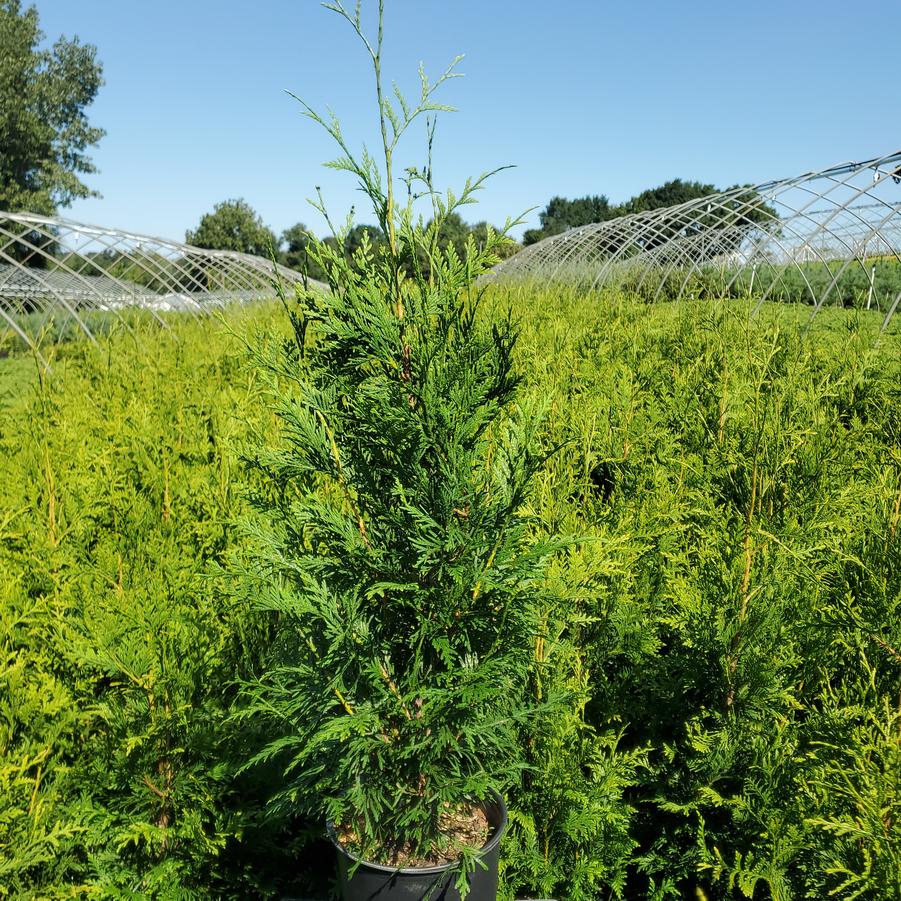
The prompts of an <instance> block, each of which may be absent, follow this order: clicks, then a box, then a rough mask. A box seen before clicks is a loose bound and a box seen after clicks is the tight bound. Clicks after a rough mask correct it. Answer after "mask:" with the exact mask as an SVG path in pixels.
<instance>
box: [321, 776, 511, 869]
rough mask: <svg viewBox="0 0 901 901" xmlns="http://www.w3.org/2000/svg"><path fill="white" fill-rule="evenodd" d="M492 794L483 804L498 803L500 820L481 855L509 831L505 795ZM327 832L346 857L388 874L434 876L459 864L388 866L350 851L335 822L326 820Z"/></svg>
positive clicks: (489, 850) (486, 852)
mask: <svg viewBox="0 0 901 901" xmlns="http://www.w3.org/2000/svg"><path fill="white" fill-rule="evenodd" d="M489 792H490V794H491V799H490V800H488V801H483V802H482V806H485V805H487V804H490V803H491V802H492V801H493V802H494V804H495V805H497V809H498V812H499V813H500V822H499V823H498V824H497V826H496V828H495V830H494V833H493V834H492V835H490V836H489V837H488V841H487V842H485V844H484V845H482V847H481V848H480V849H479V856H482V857H484V856H485V855H487V854H489V853H491V852H492V851H493V850H494V849H495V848H496V847H497V846H498V844H500V840H501V838H502V837H503V835H504V833H505V832H506V831H507V805H506V804H505V803H504V799H503V797H501V795H500V794H499V793H498V792H496V791H495V790H494V789H493V788H492V789H489ZM325 828H326V832H327V833H328V837H329V840H330V841H331V843H332V844H333V845H334V846H335V847H336V848H337V849H338V852H339V853H340V854H343V855H344V856H345V857H348V858H350V859H351V860H352V861H353V862H354V863H358V864H360V865H361V866H364V867H366V868H367V869H370V870H375V871H376V872H378V873H385V874H386V875H388V874H391V875H396V874H399V875H402V876H403V875H409V876H433V875H437V874H438V873H444V872H447V871H448V870H450V869H452V868H453V867H455V866H456V865H457V861H455V860H452V861H450V862H449V863H443V864H439V865H438V866H434V867H387V866H385V865H384V864H380V863H373V862H372V861H369V860H364V859H363V858H362V857H357V855H356V854H354V853H353V852H352V851H349V850H348V849H347V848H345V847H344V845H342V844H341V842H340V841H338V834H337V832H336V831H335V824H334V823H332V822H330V821H326V824H325Z"/></svg>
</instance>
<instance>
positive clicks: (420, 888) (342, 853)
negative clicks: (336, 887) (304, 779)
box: [329, 794, 507, 901]
mask: <svg viewBox="0 0 901 901" xmlns="http://www.w3.org/2000/svg"><path fill="white" fill-rule="evenodd" d="M446 823H447V827H448V829H453V830H455V831H457V830H458V832H457V836H458V837H457V841H466V843H467V844H469V845H470V846H471V847H472V846H475V847H480V848H481V851H480V853H479V859H480V862H481V865H480V866H477V867H476V869H475V871H474V872H473V873H471V874H470V875H469V877H468V883H469V891H468V893H467V901H495V899H496V897H497V882H498V859H499V856H500V841H501V837H502V836H503V833H504V830H505V829H506V826H507V808H506V806H505V804H504V802H503V799H502V798H501V797H500V795H494V794H493V796H492V799H491V800H490V801H488V802H486V803H485V804H483V805H481V806H477V807H470V808H466V809H464V810H463V811H462V812H460V811H456V812H454V813H453V814H450V815H449V816H448V818H447V820H446ZM342 832H344V835H345V838H346V839H347V840H348V842H349V843H350V844H353V843H354V842H353V838H354V836H353V835H351V834H349V833H350V832H351V830H342ZM466 836H468V839H466ZM329 837H330V838H331V840H332V843H333V844H334V845H335V847H336V848H337V850H338V870H339V882H340V887H341V895H342V898H343V899H344V901H460V893H459V891H458V890H457V888H456V886H455V884H454V883H455V881H456V878H457V877H458V875H459V872H458V869H457V867H456V866H455V864H456V861H457V855H456V854H454V853H453V846H452V845H451V848H450V851H449V853H450V855H451V858H450V859H449V860H448V859H447V857H444V856H440V855H436V856H433V857H429V858H425V859H422V858H420V859H419V862H418V865H417V858H414V857H412V856H411V855H410V854H409V849H408V848H404V846H403V845H399V846H398V847H397V848H396V849H394V853H395V859H396V862H395V863H393V865H392V864H381V863H370V862H368V861H361V860H360V858H359V857H357V856H356V855H355V854H354V853H353V851H352V850H351V849H350V848H349V847H348V846H346V845H345V844H343V843H342V841H341V839H340V838H339V831H338V830H336V829H335V828H334V827H331V826H330V827H329ZM449 837H450V836H449ZM458 847H459V845H458Z"/></svg>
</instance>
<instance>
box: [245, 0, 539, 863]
mask: <svg viewBox="0 0 901 901" xmlns="http://www.w3.org/2000/svg"><path fill="white" fill-rule="evenodd" d="M335 8H336V11H339V12H341V13H342V15H344V16H345V17H346V18H348V19H349V21H351V23H352V24H353V25H354V27H355V28H356V29H357V31H358V33H360V34H361V36H362V32H360V19H359V11H358V13H357V15H356V16H353V15H351V14H348V13H346V12H345V11H344V10H343V9H341V8H340V7H335ZM380 32H381V29H380ZM380 45H381V34H380V37H379V43H378V45H376V47H375V48H372V47H370V49H371V52H372V55H373V61H374V63H375V70H376V76H377V79H379V81H378V83H379V103H380V110H381V117H382V124H383V126H384V128H383V134H384V135H385V151H386V152H385V169H384V170H380V169H379V168H378V167H377V166H376V164H375V163H374V162H373V161H372V159H371V158H370V157H369V156H368V154H366V153H365V152H364V154H363V157H362V159H361V161H360V162H359V163H358V162H357V161H356V160H355V159H354V157H353V156H352V155H351V154H350V153H349V152H348V151H347V148H346V146H345V144H344V141H343V138H342V136H341V132H340V129H339V127H338V125H337V123H336V122H335V121H334V120H329V121H328V122H325V121H323V120H321V119H320V118H319V117H318V116H317V115H316V114H314V113H312V111H309V113H310V115H311V116H312V117H313V118H315V119H316V120H317V121H319V122H320V123H321V124H323V125H325V127H326V128H327V129H328V130H329V131H330V133H331V134H332V135H333V137H335V139H336V140H337V141H338V142H339V144H340V146H341V149H342V152H343V153H344V156H343V157H342V159H341V160H339V161H338V162H337V163H336V165H337V166H338V167H339V168H343V169H347V170H349V171H351V172H353V174H354V175H355V176H356V177H357V178H358V180H359V181H360V183H361V185H362V186H363V188H364V190H366V192H367V193H368V194H369V196H370V198H371V199H372V201H373V206H374V211H375V215H376V216H377V217H378V224H379V228H380V229H381V231H382V233H383V234H384V235H385V236H387V240H386V241H384V242H382V243H381V244H380V245H379V247H378V249H373V246H372V245H371V244H370V243H369V242H368V241H364V243H363V245H362V247H361V248H360V249H359V251H358V252H357V254H356V255H355V258H354V259H353V260H352V261H348V260H347V259H346V257H345V256H344V255H343V254H339V253H336V252H335V251H334V250H333V248H332V247H331V246H330V245H326V244H319V245H318V246H317V247H316V248H315V253H316V254H317V255H318V257H319V260H318V261H319V263H320V264H321V267H322V268H323V269H324V270H325V271H326V272H327V273H328V279H329V283H330V287H331V292H330V293H328V294H320V293H314V292H300V293H299V295H298V297H297V299H296V304H295V302H294V301H291V302H290V303H287V302H286V303H287V306H288V309H289V313H290V316H291V321H292V324H293V340H291V341H289V342H288V344H287V347H286V348H285V347H281V348H279V349H278V350H277V351H276V352H275V353H272V354H270V355H269V356H268V357H265V358H264V359H263V362H264V363H265V366H264V368H265V369H266V370H267V371H268V373H269V374H270V376H271V387H272V397H273V405H274V410H275V412H276V413H277V415H278V417H279V419H280V421H281V425H282V435H283V440H282V443H281V445H280V446H279V447H276V448H268V449H266V450H264V451H262V452H261V453H260V454H259V457H258V463H259V465H260V466H261V467H262V468H263V470H264V472H265V473H266V475H267V476H268V481H269V484H270V485H271V486H272V488H273V490H272V492H271V494H270V495H269V496H268V497H267V499H265V500H264V501H263V502H262V503H261V507H262V509H263V512H264V513H265V514H266V516H265V517H264V518H265V520H266V521H267V522H268V526H267V527H262V526H259V527H258V540H259V542H260V546H261V548H262V551H261V558H260V565H259V567H258V570H257V573H256V579H255V580H253V582H252V590H253V591H254V592H255V593H257V595H258V602H259V605H260V606H261V607H262V608H263V609H265V610H269V611H272V612H274V613H275V614H276V615H277V617H278V641H277V644H276V646H275V647H274V648H273V653H272V660H271V666H270V668H269V669H268V671H267V673H266V674H265V676H264V677H263V678H262V679H261V681H260V683H259V684H258V685H256V686H254V687H253V688H252V690H251V695H252V697H253V702H252V703H251V704H250V706H249V708H248V710H247V715H249V716H253V717H259V716H267V717H269V718H270V720H271V723H272V729H273V732H272V741H271V742H270V743H269V744H268V745H267V747H266V748H265V750H263V751H262V753H261V754H260V755H259V756H258V758H257V759H272V758H274V759H276V760H278V761H279V763H281V764H282V765H283V767H284V775H285V791H284V793H283V794H282V800H286V799H287V801H288V803H289V804H290V805H292V806H295V807H296V808H298V809H302V810H306V811H309V812H312V813H313V814H319V815H322V814H324V815H326V816H327V817H329V818H330V819H331V820H333V821H334V822H337V823H345V824H348V825H352V826H353V827H355V829H356V832H357V834H358V837H359V840H360V848H358V850H360V851H361V852H362V853H363V854H364V855H365V856H368V857H370V858H373V857H374V858H376V859H377V858H378V857H379V856H380V855H382V854H383V853H385V852H386V850H388V849H390V848H391V847H392V846H394V845H395V844H396V843H398V842H405V843H409V844H410V845H412V846H413V847H414V848H415V849H416V850H417V851H418V852H420V853H426V852H428V851H429V850H430V849H433V848H435V847H436V846H441V845H442V843H443V839H442V836H441V833H440V819H441V816H442V814H443V813H444V812H446V810H447V809H448V805H456V804H460V803H461V802H464V801H466V800H467V799H468V800H475V801H478V800H482V799H486V798H487V796H488V793H489V789H490V788H493V787H501V786H502V784H503V783H504V782H505V781H506V780H508V779H509V778H510V776H511V775H513V774H515V773H516V771H517V768H518V766H519V762H520V759H521V748H520V742H519V741H518V740H517V732H518V730H520V729H521V726H522V723H523V721H524V720H525V719H526V718H528V717H529V716H530V715H531V714H533V713H534V710H535V702H534V701H533V702H527V701H526V700H525V698H526V694H527V692H526V691H525V689H526V686H527V682H528V678H529V670H530V663H531V660H532V654H531V653H530V647H531V645H532V642H533V641H534V637H535V634H536V623H535V618H534V616H533V611H534V609H535V606H534V605H535V600H536V592H537V591H538V588H537V587H536V585H535V584H534V583H535V582H536V581H537V580H538V576H539V574H540V572H541V570H542V560H543V559H544V558H545V557H546V555H547V554H548V553H549V551H550V549H551V548H550V545H547V544H546V545H542V546H534V545H530V543H529V542H528V540H527V534H526V531H527V530H526V523H525V521H524V519H523V517H522V515H521V513H520V511H521V510H522V509H523V506H524V504H525V502H526V500H527V490H528V485H529V482H530V478H531V476H532V474H533V473H534V471H535V468H536V466H537V465H539V462H540V461H539V460H538V459H537V457H536V456H535V455H534V454H532V453H531V452H530V451H529V445H530V442H531V434H530V433H531V428H532V426H531V425H530V420H529V417H528V416H525V415H523V414H522V412H521V411H520V410H518V409H517V408H516V406H515V395H516V387H517V381H518V379H517V376H516V374H515V373H514V371H513V368H512V360H511V354H512V351H513V347H514V344H515V341H516V330H515V328H514V326H513V324H512V323H511V321H510V320H509V318H507V319H504V318H501V319H500V320H498V319H497V318H494V319H491V320H489V319H488V317H486V316H484V315H482V314H481V312H480V309H479V294H478V292H477V291H476V290H475V289H474V287H473V281H474V278H475V277H476V276H477V275H478V274H479V273H480V272H482V271H484V270H485V269H486V268H487V267H488V266H489V265H490V264H491V263H493V262H494V261H495V260H496V259H497V251H498V248H499V247H500V246H502V244H503V242H504V238H503V237H501V236H499V235H497V234H495V233H493V232H491V231H490V230H489V231H488V232H487V236H486V240H485V242H484V244H483V245H482V246H477V245H476V243H475V241H474V240H473V239H472V238H471V239H470V240H469V243H468V245H467V246H466V248H465V252H464V253H463V254H462V255H459V254H458V253H457V251H456V250H455V248H454V247H453V246H452V245H451V246H448V247H447V248H446V249H445V250H442V249H440V247H441V243H440V242H439V241H438V236H439V234H440V229H441V227H442V225H443V223H444V221H445V220H446V219H447V217H448V216H451V215H452V214H453V213H454V210H455V209H456V208H457V207H458V206H459V205H460V203H461V202H466V201H467V200H469V199H470V197H471V194H472V192H473V191H474V190H476V189H477V188H478V187H479V185H480V184H481V182H482V179H479V180H477V181H476V182H474V183H469V184H467V186H466V188H465V189H464V191H463V193H462V195H461V197H460V198H455V197H453V196H452V195H449V196H448V197H447V198H444V197H439V196H438V195H436V194H435V192H434V191H433V190H432V189H431V184H430V176H429V174H428V169H425V170H423V171H422V172H417V171H415V170H408V175H409V183H411V184H412V183H421V184H422V185H424V186H425V191H426V193H427V194H428V195H429V196H430V197H431V198H432V200H433V216H432V218H431V220H430V224H429V225H428V226H423V225H422V222H421V220H418V221H417V220H416V219H415V218H414V214H413V211H412V203H411V205H409V206H408V207H406V208H405V209H397V208H396V206H395V202H394V194H393V191H392V187H391V185H392V175H391V159H392V151H393V149H394V146H395V144H396V142H397V138H398V137H399V136H400V134H401V133H402V132H403V131H404V130H405V128H406V126H407V125H408V124H409V122H410V121H412V119H414V118H415V117H416V116H418V115H420V114H421V113H423V112H426V111H428V110H435V109H438V108H439V107H437V106H436V105H435V104H433V103H432V102H431V99H430V98H431V95H432V92H433V91H434V88H435V87H436V86H437V85H429V83H428V82H427V81H426V80H425V78H424V76H423V85H422V95H421V102H420V103H419V105H418V106H416V107H415V108H414V107H413V106H408V105H406V104H405V103H403V101H401V105H400V108H399V109H397V110H394V109H393V108H392V107H391V106H390V105H389V104H388V103H387V102H386V101H384V100H383V99H382V96H381V87H380V66H379V62H380V55H381V50H380ZM367 46H370V45H367ZM447 74H448V73H446V76H447ZM446 76H445V77H446ZM443 80H444V78H442V79H441V80H440V81H443ZM440 81H439V84H440ZM382 173H384V174H385V175H386V176H387V178H383V176H382ZM382 185H385V187H384V189H383V188H382ZM411 193H412V192H411ZM338 244H339V245H342V246H343V244H342V242H341V241H339V242H338ZM423 258H425V259H426V260H427V261H428V267H427V271H428V277H426V276H425V275H424V274H423V272H424V271H426V270H425V268H424V267H422V268H420V267H419V266H418V265H417V264H416V262H415V261H417V260H420V259H423ZM405 261H414V262H412V263H410V262H405ZM264 356H265V355H264ZM462 853H463V854H464V858H467V859H469V854H470V852H462ZM464 869H465V867H464Z"/></svg>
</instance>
